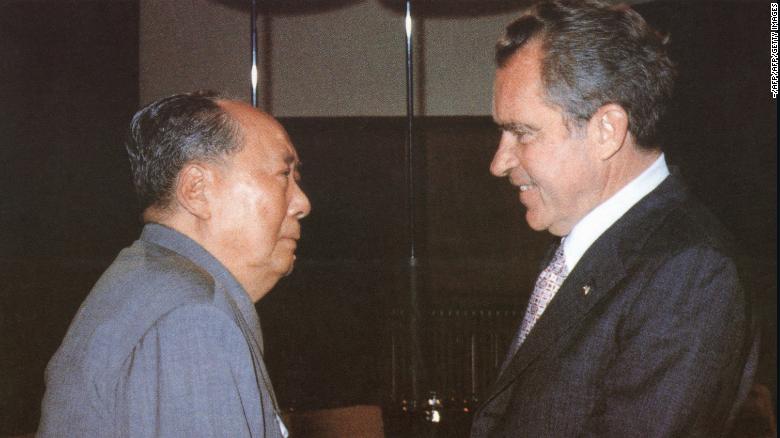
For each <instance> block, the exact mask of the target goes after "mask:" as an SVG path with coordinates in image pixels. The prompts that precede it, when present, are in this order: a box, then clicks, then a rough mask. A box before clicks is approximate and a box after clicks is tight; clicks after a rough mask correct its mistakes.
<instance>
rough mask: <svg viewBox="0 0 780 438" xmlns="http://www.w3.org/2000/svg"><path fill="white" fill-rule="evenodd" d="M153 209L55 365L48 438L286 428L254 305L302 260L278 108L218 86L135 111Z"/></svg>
mask: <svg viewBox="0 0 780 438" xmlns="http://www.w3.org/2000/svg"><path fill="white" fill-rule="evenodd" d="M127 151H128V154H129V156H130V163H131V168H132V175H133V182H134V185H135V189H136V191H137V195H138V198H139V199H140V202H141V204H142V208H143V220H144V222H145V226H144V229H143V232H142V233H141V236H140V238H139V239H138V240H137V241H136V242H135V243H133V245H131V246H130V247H128V248H126V249H124V250H122V251H121V252H120V253H119V255H118V257H117V258H116V260H115V261H114V262H113V264H112V265H111V266H110V267H109V268H108V270H107V271H106V272H105V273H104V274H103V275H102V277H101V278H100V279H99V280H98V282H97V284H95V286H94V288H93V289H92V291H91V292H90V293H89V295H88V296H87V298H86V300H85V301H84V303H83V304H82V305H81V307H80V308H79V310H78V313H77V315H76V317H75V318H74V320H73V322H72V323H71V326H70V328H69V330H68V333H67V335H66V336H65V339H64V341H63V342H62V345H61V346H60V348H59V349H58V350H57V352H56V353H55V355H54V357H53V358H52V359H51V361H50V363H49V365H48V367H47V370H46V394H45V396H44V400H43V406H42V417H41V423H40V427H39V430H38V436H42V437H49V436H52V437H54V436H61V437H103V436H106V437H108V436H111V437H152V436H163V437H228V436H229V437H283V436H286V435H287V431H286V428H285V426H284V423H283V422H282V420H281V417H280V415H279V408H278V406H277V404H276V400H275V397H274V391H273V388H272V386H271V381H270V380H269V377H268V372H267V371H266V367H265V363H264V361H263V342H262V335H261V332H260V324H259V320H258V316H257V313H256V311H255V307H254V303H255V302H257V301H258V300H260V299H261V298H262V297H263V296H264V295H265V294H266V293H268V291H269V290H270V289H271V288H272V287H273V286H274V285H275V284H276V282H277V281H278V280H279V279H280V278H281V277H283V276H285V275H287V274H288V273H289V272H290V271H291V270H292V268H293V263H294V260H295V249H296V242H297V240H298V239H299V237H300V223H299V221H300V220H301V219H302V218H303V217H305V216H306V215H307V214H308V213H309V210H310V205H309V200H308V199H307V198H306V195H304V193H303V192H302V191H301V188H300V187H299V186H298V180H299V173H298V169H297V167H298V164H299V161H298V156H297V154H296V151H295V148H294V147H293V145H292V144H291V143H290V140H289V138H288V136H287V134H286V132H285V131H284V129H283V128H282V127H281V126H280V125H279V123H278V122H276V121H275V120H274V119H273V118H272V117H271V116H269V115H267V114H264V113H262V112H260V111H258V110H256V109H254V108H252V107H251V106H249V105H246V104H244V103H241V102H237V101H231V100H226V99H222V98H220V97H219V96H217V95H215V94H213V93H191V94H183V95H175V96H171V97H167V98H164V99H161V100H158V101H156V102H154V103H152V104H150V105H148V106H146V107H145V108H143V109H141V110H140V111H139V112H138V113H136V115H135V117H134V118H133V121H132V125H131V132H130V137H129V140H128V143H127Z"/></svg>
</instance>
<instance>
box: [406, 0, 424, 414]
mask: <svg viewBox="0 0 780 438" xmlns="http://www.w3.org/2000/svg"><path fill="white" fill-rule="evenodd" d="M405 25H406V164H407V168H406V182H407V195H408V203H409V205H408V208H409V218H408V220H409V224H408V225H409V230H408V233H409V301H410V302H409V305H410V312H409V334H410V336H409V338H410V339H409V340H410V342H411V353H412V354H411V366H410V370H409V372H410V378H411V384H412V402H413V403H415V404H416V403H418V402H419V401H420V400H422V399H421V397H420V382H421V380H422V378H421V375H422V352H421V349H420V308H419V301H420V300H419V296H418V290H417V259H416V255H415V199H414V195H415V193H414V154H413V152H414V148H413V132H414V131H413V128H414V125H413V123H414V77H413V64H412V62H413V56H412V55H413V53H412V1H411V0H406V17H405Z"/></svg>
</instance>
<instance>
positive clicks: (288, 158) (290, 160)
mask: <svg viewBox="0 0 780 438" xmlns="http://www.w3.org/2000/svg"><path fill="white" fill-rule="evenodd" d="M283 160H284V164H286V165H288V166H289V165H291V164H294V165H295V167H300V166H301V162H300V161H298V159H297V158H295V155H293V154H284V158H283Z"/></svg>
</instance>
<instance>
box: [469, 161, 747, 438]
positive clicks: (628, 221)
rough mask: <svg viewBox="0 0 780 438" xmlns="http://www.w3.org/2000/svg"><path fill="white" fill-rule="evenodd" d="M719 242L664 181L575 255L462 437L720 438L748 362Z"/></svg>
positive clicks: (710, 224)
mask: <svg viewBox="0 0 780 438" xmlns="http://www.w3.org/2000/svg"><path fill="white" fill-rule="evenodd" d="M725 236H726V233H725V232H724V231H722V229H721V226H720V225H719V223H718V222H717V221H716V220H715V219H714V217H713V216H712V215H711V214H710V213H709V212H707V211H706V210H705V209H704V208H703V207H702V206H701V205H700V204H699V203H698V202H697V201H695V200H693V199H692V198H691V196H690V195H689V193H688V191H687V189H686V188H685V187H684V186H683V185H682V184H681V182H680V181H679V180H678V179H677V177H675V176H674V175H672V176H669V177H668V178H667V179H666V180H665V181H664V182H663V183H662V184H661V185H660V186H659V187H657V188H656V189H655V190H654V191H652V192H651V193H650V194H648V195H647V196H646V197H645V198H643V199H642V200H641V201H640V202H639V203H637V204H636V205H634V206H633V207H632V208H631V209H630V210H629V211H628V212H627V213H626V214H625V215H624V216H623V217H622V218H621V219H619V220H618V221H617V222H616V223H615V224H614V225H613V226H612V227H610V228H609V229H608V230H607V231H606V232H605V233H604V234H603V235H602V236H601V237H599V239H597V240H596V242H594V243H593V245H592V246H591V247H590V248H589V249H588V251H587V252H586V253H585V254H584V256H583V257H582V259H581V260H580V261H579V263H578V264H577V266H576V267H575V268H574V270H573V271H572V272H571V273H570V274H569V276H568V277H567V279H566V281H565V282H564V283H563V285H562V286H561V288H560V290H559V291H558V293H557V295H556V296H555V298H554V299H553V300H552V301H551V302H550V304H549V306H548V307H547V309H546V310H545V313H544V314H543V316H542V317H541V318H540V319H539V321H538V322H537V323H536V325H535V327H534V328H533V330H532V331H531V333H530V334H529V335H528V337H527V338H526V340H525V342H524V343H523V345H522V346H521V347H520V349H519V350H518V352H517V354H516V355H515V356H514V358H512V359H511V361H510V363H509V364H508V366H507V367H506V369H505V371H504V372H503V373H502V374H501V375H500V376H499V377H498V379H497V381H496V382H495V384H494V386H493V388H492V389H491V391H490V393H489V395H488V396H487V398H486V399H485V400H484V401H483V403H482V406H481V407H480V408H479V409H478V410H477V412H476V413H475V417H474V423H473V425H472V431H471V436H472V438H483V437H530V438H537V437H573V436H609V437H633V436H636V437H661V436H663V437H667V436H668V437H672V436H673V437H678V436H685V437H688V436H701V437H715V436H720V435H722V434H723V432H724V430H725V429H726V428H727V419H728V418H729V416H730V414H732V410H733V409H734V407H735V404H736V401H737V399H739V398H740V397H743V396H744V393H745V391H747V389H748V388H749V385H750V382H751V381H752V376H753V373H754V368H755V353H756V352H755V350H754V351H753V352H752V354H751V340H753V336H752V329H751V311H750V302H751V300H749V299H748V297H747V294H746V293H745V292H744V291H743V290H742V288H741V287H740V284H739V279H738V276H737V271H736V267H735V263H734V260H733V258H732V256H731V255H730V252H729V249H728V247H727V244H726V241H727V240H726V237H725ZM545 263H546V261H545ZM543 265H544V263H543ZM752 345H754V346H755V345H757V344H756V343H752ZM749 358H750V360H749ZM748 362H749V364H748V365H746V363H748Z"/></svg>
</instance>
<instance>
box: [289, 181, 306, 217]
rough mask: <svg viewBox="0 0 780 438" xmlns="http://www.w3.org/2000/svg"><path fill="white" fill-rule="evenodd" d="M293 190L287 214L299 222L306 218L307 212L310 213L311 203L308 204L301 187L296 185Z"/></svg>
mask: <svg viewBox="0 0 780 438" xmlns="http://www.w3.org/2000/svg"><path fill="white" fill-rule="evenodd" d="M293 190H295V192H294V193H293V198H292V202H290V209H289V211H288V213H289V214H290V215H291V216H295V218H296V219H298V220H300V219H303V218H305V217H306V216H308V215H309V212H311V203H310V202H309V197H308V196H306V193H303V189H301V186H299V185H298V184H297V183H296V184H295V187H294V189H293Z"/></svg>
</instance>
